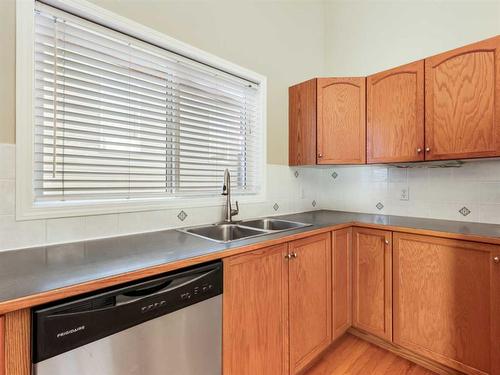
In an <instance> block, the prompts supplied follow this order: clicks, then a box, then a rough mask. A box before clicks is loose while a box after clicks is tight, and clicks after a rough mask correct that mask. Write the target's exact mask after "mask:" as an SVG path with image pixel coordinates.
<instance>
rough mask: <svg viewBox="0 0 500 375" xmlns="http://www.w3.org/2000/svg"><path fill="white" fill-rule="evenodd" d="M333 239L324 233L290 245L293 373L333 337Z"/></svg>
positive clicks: (291, 369) (301, 368)
mask: <svg viewBox="0 0 500 375" xmlns="http://www.w3.org/2000/svg"><path fill="white" fill-rule="evenodd" d="M330 241H331V239H330V233H324V234H319V235H316V236H312V237H307V238H303V239H300V240H296V241H293V242H290V243H289V245H288V246H289V248H288V251H289V253H290V254H292V255H293V256H292V257H291V258H290V260H289V292H288V295H289V297H288V298H289V309H288V311H289V312H288V314H289V329H290V334H289V337H290V374H297V373H299V372H301V371H302V370H303V369H304V368H305V367H307V366H308V365H309V364H310V362H311V361H312V360H313V359H314V358H315V357H316V356H317V355H318V354H320V353H321V352H322V351H323V350H324V349H325V348H326V347H327V346H328V345H329V344H330V342H331V339H332V326H331V323H332V302H331V298H332V289H331V288H332V278H331V242H330ZM254 374H259V372H254Z"/></svg>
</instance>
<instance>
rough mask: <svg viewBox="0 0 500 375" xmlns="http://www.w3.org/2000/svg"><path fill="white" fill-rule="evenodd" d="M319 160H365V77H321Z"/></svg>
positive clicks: (348, 161) (349, 161) (318, 82)
mask: <svg viewBox="0 0 500 375" xmlns="http://www.w3.org/2000/svg"><path fill="white" fill-rule="evenodd" d="M317 85H318V86H317V95H318V97H317V111H318V113H317V132H318V141H317V142H318V143H317V163H318V164H364V163H365V160H366V158H365V137H366V135H365V134H366V130H365V129H366V127H365V107H366V100H365V99H366V93H365V92H366V84H365V78H318V81H317Z"/></svg>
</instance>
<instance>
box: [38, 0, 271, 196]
mask: <svg viewBox="0 0 500 375" xmlns="http://www.w3.org/2000/svg"><path fill="white" fill-rule="evenodd" d="M34 86H35V98H34V99H35V100H34V103H35V108H34V109H35V114H34V116H35V119H34V124H35V125H34V142H35V144H34V146H35V148H34V192H35V201H41V202H43V201H82V200H93V201H106V200H110V199H113V200H114V199H135V198H138V199H142V198H151V197H160V198H161V197H166V198H174V197H186V196H188V197H192V196H196V197H209V196H215V195H219V194H220V192H221V186H222V181H223V174H224V170H225V169H226V168H228V169H229V170H230V172H231V174H232V184H233V185H232V189H233V191H235V192H236V193H240V194H255V193H257V192H258V190H259V180H260V175H259V173H260V169H261V168H260V167H259V166H260V155H261V147H262V145H261V125H260V121H259V118H260V113H259V99H258V98H259V85H258V84H255V83H252V82H249V81H246V80H244V79H241V78H238V77H235V76H232V75H230V74H228V73H225V72H223V71H220V70H218V69H215V68H212V67H209V66H207V65H204V64H201V63H199V62H196V61H193V60H190V59H188V58H185V57H182V56H179V55H177V54H174V53H172V52H169V51H167V50H165V49H162V48H159V47H155V46H153V45H150V44H147V43H145V42H142V41H139V40H137V39H135V38H132V37H130V36H127V35H125V34H122V33H119V32H117V31H114V30H111V29H108V28H106V27H103V26H100V25H97V24H95V23H92V22H89V21H87V20H84V19H81V18H78V17H75V16H73V15H70V14H68V13H65V12H63V11H61V10H58V9H55V8H53V7H50V6H47V5H45V4H42V3H36V10H35V83H34Z"/></svg>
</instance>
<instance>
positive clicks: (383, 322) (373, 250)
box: [352, 227, 392, 341]
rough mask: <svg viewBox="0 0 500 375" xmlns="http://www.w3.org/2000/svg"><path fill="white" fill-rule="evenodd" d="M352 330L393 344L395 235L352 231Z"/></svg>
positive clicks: (354, 229)
mask: <svg viewBox="0 0 500 375" xmlns="http://www.w3.org/2000/svg"><path fill="white" fill-rule="evenodd" d="M352 237H353V246H352V252H353V285H352V293H353V322H352V323H353V326H354V327H356V328H359V329H361V330H363V331H365V332H368V333H371V334H373V335H375V336H378V337H380V338H383V339H385V340H388V341H391V340H392V243H391V237H392V232H390V231H384V230H376V229H365V228H357V227H355V228H353V231H352Z"/></svg>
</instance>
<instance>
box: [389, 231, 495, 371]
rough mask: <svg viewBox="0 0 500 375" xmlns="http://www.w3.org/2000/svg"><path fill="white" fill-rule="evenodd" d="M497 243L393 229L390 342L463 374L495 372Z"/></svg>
mask: <svg viewBox="0 0 500 375" xmlns="http://www.w3.org/2000/svg"><path fill="white" fill-rule="evenodd" d="M496 256H498V257H500V247H499V246H495V245H487V244H481V243H475V242H468V241H460V240H452V239H444V238H437V237H431V236H422V235H413V234H405V233H394V259H393V262H394V263H393V266H394V343H395V344H397V345H400V346H402V347H404V348H407V349H409V350H412V351H414V352H416V353H418V354H421V355H423V356H425V357H428V358H431V359H433V360H435V361H437V362H440V363H442V364H444V365H447V366H449V367H452V368H454V369H457V370H459V371H462V372H465V373H467V374H483V375H484V374H492V375H498V374H500V360H499V357H500V330H499V322H498V321H499V320H500V264H499V263H496V262H495V259H494V258H495V257H496Z"/></svg>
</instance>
